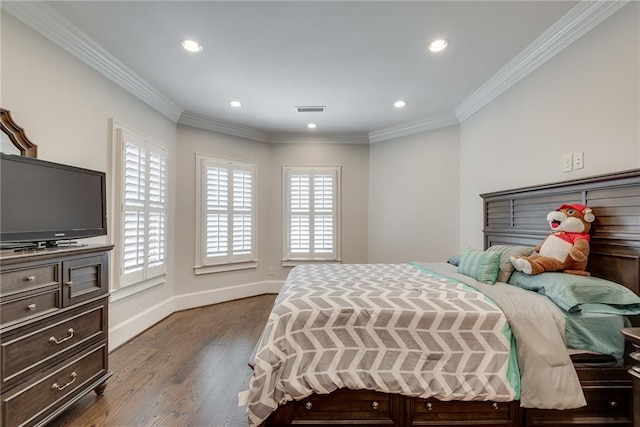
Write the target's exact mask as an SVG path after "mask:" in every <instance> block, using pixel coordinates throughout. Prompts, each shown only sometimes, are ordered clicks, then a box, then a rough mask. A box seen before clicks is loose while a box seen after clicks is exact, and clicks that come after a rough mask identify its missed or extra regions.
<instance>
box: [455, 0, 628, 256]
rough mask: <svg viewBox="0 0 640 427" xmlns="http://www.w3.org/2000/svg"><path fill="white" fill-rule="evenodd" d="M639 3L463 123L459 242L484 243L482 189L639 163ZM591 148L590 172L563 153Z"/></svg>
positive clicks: (586, 156) (587, 153)
mask: <svg viewBox="0 0 640 427" xmlns="http://www.w3.org/2000/svg"><path fill="white" fill-rule="evenodd" d="M639 8H640V4H639V3H638V2H631V3H630V4H628V5H627V6H625V7H623V8H622V9H621V10H619V11H618V12H617V13H616V14H614V15H613V16H612V17H611V18H609V19H608V20H606V21H604V22H603V23H601V24H600V25H599V26H597V27H596V28H594V29H593V30H591V31H590V32H589V33H588V34H586V35H585V36H583V37H582V38H580V39H579V40H577V41H576V42H574V43H573V44H572V45H571V46H569V47H568V48H566V49H565V50H564V51H562V52H561V53H560V54H558V55H557V56H555V57H554V58H552V59H551V60H550V61H549V62H547V63H546V64H544V65H543V66H542V67H540V68H539V69H537V70H536V71H534V72H533V73H532V74H530V75H529V76H527V77H526V78H525V79H523V80H522V81H521V82H519V83H518V84H517V85H515V86H514V87H512V88H511V89H510V90H509V91H507V92H506V93H504V94H503V95H501V96H500V97H498V98H496V99H495V100H494V101H492V102H491V103H490V104H488V105H487V106H485V107H484V108H482V109H481V110H480V111H478V112H477V113H475V114H474V115H473V116H471V117H470V118H468V119H467V120H466V121H464V122H463V123H462V124H461V126H460V184H461V186H460V212H461V219H460V247H461V248H464V247H466V246H474V247H478V248H481V247H482V221H481V219H482V200H481V199H480V197H478V195H479V194H481V193H485V192H491V191H498V190H506V189H509V188H517V187H520V186H525V185H534V184H544V183H549V182H554V181H559V180H569V179H576V178H582V177H586V176H591V175H597V174H602V173H607V172H614V171H619V170H625V169H633V168H637V167H639V166H640V161H639V157H640V133H639V126H640V125H639V121H640V119H639V118H640V108H639V105H638V104H639V99H640V86H639V80H640V69H639V63H640V57H639V51H640V40H639V34H640V28H639V24H638V23H639V17H638V15H639V13H640V12H639ZM579 151H582V152H584V169H581V170H576V171H573V172H570V173H563V172H562V171H561V156H562V154H565V153H573V152H579Z"/></svg>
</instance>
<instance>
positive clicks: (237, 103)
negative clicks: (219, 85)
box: [229, 101, 242, 108]
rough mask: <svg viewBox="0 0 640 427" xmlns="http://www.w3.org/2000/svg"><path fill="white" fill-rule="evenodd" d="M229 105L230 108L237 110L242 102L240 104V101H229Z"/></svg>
mask: <svg viewBox="0 0 640 427" xmlns="http://www.w3.org/2000/svg"><path fill="white" fill-rule="evenodd" d="M229 105H231V106H232V107H235V108H238V107H242V102H240V101H231V102H230V103H229Z"/></svg>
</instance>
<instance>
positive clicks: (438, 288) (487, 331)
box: [247, 264, 520, 425]
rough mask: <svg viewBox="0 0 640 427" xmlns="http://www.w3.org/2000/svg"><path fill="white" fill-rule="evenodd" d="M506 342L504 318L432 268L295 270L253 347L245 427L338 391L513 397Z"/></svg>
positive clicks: (514, 381)
mask: <svg viewBox="0 0 640 427" xmlns="http://www.w3.org/2000/svg"><path fill="white" fill-rule="evenodd" d="M512 344H513V343H512V335H511V330H510V328H509V323H508V321H507V318H506V317H505V314H504V313H503V312H502V311H501V310H500V308H498V307H497V306H496V305H495V303H494V302H493V301H492V300H490V299H489V298H487V297H486V296H485V295H484V294H482V293H480V292H478V291H476V290H475V289H473V288H470V287H469V286H467V285H465V284H463V283H461V282H459V281H457V280H453V279H451V278H449V277H446V276H443V275H440V274H438V273H435V272H433V271H430V270H426V269H424V268H420V267H418V266H414V265H410V264H384V265H374V264H371V265H370V264H367V265H335V264H324V265H305V266H299V267H296V268H294V269H293V270H292V271H291V273H290V274H289V277H288V278H287V280H286V282H285V284H284V285H283V288H282V290H281V292H280V294H279V295H278V297H277V299H276V301H275V303H274V307H273V310H272V312H271V315H270V317H269V320H268V322H267V325H266V327H265V329H264V331H263V335H262V337H261V340H260V342H259V344H258V347H257V353H256V357H255V360H254V374H253V378H252V380H251V383H250V390H249V396H248V402H247V412H248V415H249V422H250V424H252V425H258V424H260V423H261V422H262V421H263V420H265V419H266V418H267V417H268V416H269V414H270V413H271V412H272V411H274V410H275V409H276V408H277V407H278V405H279V404H283V403H286V402H287V401H291V400H300V399H302V398H304V397H306V396H308V395H310V394H312V393H330V392H332V391H334V390H336V389H338V388H350V389H368V390H376V391H381V392H387V393H401V394H404V395H407V396H419V397H425V398H426V397H436V398H438V399H441V400H493V401H511V400H514V399H518V398H519V390H520V389H519V386H520V385H519V373H518V367H517V359H516V357H515V355H514V354H513V352H512V351H511V348H512Z"/></svg>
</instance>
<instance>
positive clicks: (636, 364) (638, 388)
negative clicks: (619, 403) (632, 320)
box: [622, 328, 640, 427]
mask: <svg viewBox="0 0 640 427" xmlns="http://www.w3.org/2000/svg"><path fill="white" fill-rule="evenodd" d="M622 335H624V338H625V340H627V342H629V343H631V345H632V346H633V350H632V351H631V354H629V359H630V362H631V366H630V367H629V374H631V377H632V378H633V407H634V408H638V409H635V410H634V411H633V425H634V427H640V328H624V329H623V330H622Z"/></svg>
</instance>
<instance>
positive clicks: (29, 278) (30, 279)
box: [25, 276, 36, 282]
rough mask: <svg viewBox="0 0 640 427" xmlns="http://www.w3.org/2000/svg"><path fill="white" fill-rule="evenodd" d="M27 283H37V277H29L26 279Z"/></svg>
mask: <svg viewBox="0 0 640 427" xmlns="http://www.w3.org/2000/svg"><path fill="white" fill-rule="evenodd" d="M25 279H26V281H27V282H35V281H36V276H27V277H26V278H25Z"/></svg>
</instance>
